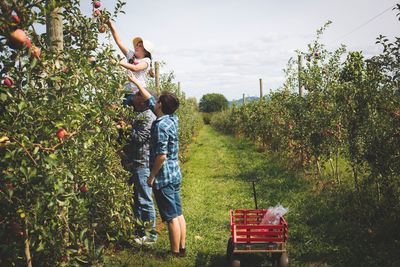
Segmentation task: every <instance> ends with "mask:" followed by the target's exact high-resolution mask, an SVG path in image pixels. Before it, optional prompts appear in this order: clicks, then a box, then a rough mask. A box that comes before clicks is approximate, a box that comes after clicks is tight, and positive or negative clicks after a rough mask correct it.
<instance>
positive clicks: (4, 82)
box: [3, 78, 14, 87]
mask: <svg viewBox="0 0 400 267" xmlns="http://www.w3.org/2000/svg"><path fill="white" fill-rule="evenodd" d="M3 84H4V85H7V86H9V87H11V86H12V85H13V84H14V82H13V80H11V79H10V78H5V79H4V80H3Z"/></svg>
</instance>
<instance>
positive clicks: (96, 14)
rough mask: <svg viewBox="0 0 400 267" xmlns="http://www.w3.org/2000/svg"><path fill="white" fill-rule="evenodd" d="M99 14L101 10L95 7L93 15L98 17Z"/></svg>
mask: <svg viewBox="0 0 400 267" xmlns="http://www.w3.org/2000/svg"><path fill="white" fill-rule="evenodd" d="M100 15H101V11H100V10H99V9H96V10H95V11H94V12H93V16H95V17H98V16H100Z"/></svg>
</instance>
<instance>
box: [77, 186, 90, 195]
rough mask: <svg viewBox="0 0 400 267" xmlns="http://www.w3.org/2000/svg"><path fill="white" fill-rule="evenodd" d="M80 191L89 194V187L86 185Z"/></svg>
mask: <svg viewBox="0 0 400 267" xmlns="http://www.w3.org/2000/svg"><path fill="white" fill-rule="evenodd" d="M79 191H81V193H84V194H85V193H87V192H89V189H88V188H87V186H86V185H82V186H81V187H80V188H79Z"/></svg>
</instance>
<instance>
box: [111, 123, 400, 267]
mask: <svg viewBox="0 0 400 267" xmlns="http://www.w3.org/2000/svg"><path fill="white" fill-rule="evenodd" d="M287 165H289V164H286V163H285V161H284V160H283V159H282V158H279V157H278V156H274V155H272V154H271V153H260V152H257V149H256V147H255V146H254V145H253V144H252V143H251V142H248V141H245V140H240V139H237V138H235V137H232V136H227V135H222V134H220V133H219V132H216V131H215V130H213V129H212V128H211V127H209V126H204V127H203V128H202V130H201V132H200V134H199V136H198V137H197V139H196V140H194V141H193V143H192V144H191V145H190V146H189V147H188V151H187V155H186V161H185V163H184V164H182V165H181V168H182V171H183V183H182V201H183V208H184V216H185V218H186V221H187V231H188V232H187V250H188V255H187V257H186V258H179V259H172V258H170V257H168V256H167V253H168V249H169V241H168V233H167V230H166V228H165V227H164V228H163V229H162V231H161V233H160V235H159V241H158V242H157V243H156V245H154V247H152V248H145V247H130V248H125V249H123V250H119V251H118V252H114V256H112V255H111V254H112V253H111V252H110V251H108V255H109V256H108V257H107V261H106V266H146V267H147V266H157V267H162V266H168V267H169V266H185V267H186V266H196V267H197V266H198V267H200V266H201V267H203V266H215V267H220V266H227V262H226V256H225V255H226V243H227V240H228V238H229V235H230V233H229V210H230V209H237V208H243V209H252V208H254V199H253V192H252V184H251V182H250V181H251V180H252V179H254V178H258V182H257V183H256V191H257V199H258V207H259V208H268V207H269V206H275V205H277V204H279V203H280V204H282V205H283V206H284V207H288V208H289V212H288V214H287V216H285V217H286V219H287V221H288V222H289V242H288V251H289V261H290V264H291V266H387V265H385V262H386V263H387V262H389V263H390V262H391V263H393V262H396V257H397V256H396V255H397V253H396V251H398V249H399V242H398V241H396V240H395V242H393V240H391V241H390V242H388V241H387V239H382V235H380V234H379V229H369V228H368V224H367V223H359V221H360V219H359V214H358V213H356V212H354V210H356V209H357V207H356V205H355V200H354V197H353V195H352V191H351V190H350V189H349V190H345V189H343V188H342V189H341V190H324V189H318V190H315V188H316V186H315V185H316V184H317V183H316V181H314V180H308V181H307V179H304V178H303V174H302V173H295V172H293V171H289V170H288V168H286V166H287ZM328 179H329V178H328ZM357 222H358V223H357ZM371 230H372V231H371ZM371 232H372V234H371ZM397 232H398V231H397ZM383 236H385V235H383ZM389 238H390V237H389ZM396 242H397V243H396ZM375 248H377V249H379V250H380V251H385V254H382V255H381V257H379V252H377V251H374V249H375ZM385 257H387V258H388V259H386V261H385ZM397 263H399V260H398V258H397ZM382 264H383V265H382ZM395 264H396V263H395ZM241 266H252V267H253V266H271V262H270V261H269V259H268V258H267V257H265V255H251V256H248V257H245V258H243V259H242V265H241ZM388 266H394V265H388Z"/></svg>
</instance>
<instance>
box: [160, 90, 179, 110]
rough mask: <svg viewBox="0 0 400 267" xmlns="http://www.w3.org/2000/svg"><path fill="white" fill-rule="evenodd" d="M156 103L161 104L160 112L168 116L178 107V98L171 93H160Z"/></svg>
mask: <svg viewBox="0 0 400 267" xmlns="http://www.w3.org/2000/svg"><path fill="white" fill-rule="evenodd" d="M158 102H160V103H161V104H162V106H161V110H162V112H163V113H164V114H168V115H170V114H173V113H174V112H175V111H176V110H177V109H178V107H179V99H178V97H177V96H176V95H175V94H174V93H171V92H162V93H161V95H160V96H159V97H158Z"/></svg>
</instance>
